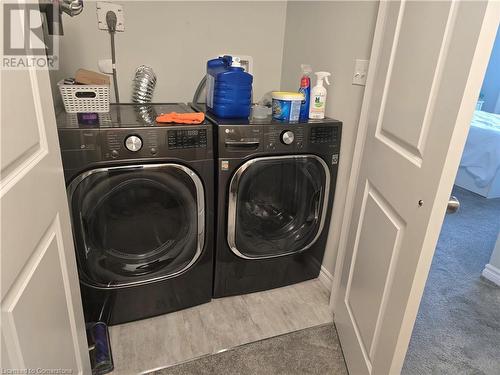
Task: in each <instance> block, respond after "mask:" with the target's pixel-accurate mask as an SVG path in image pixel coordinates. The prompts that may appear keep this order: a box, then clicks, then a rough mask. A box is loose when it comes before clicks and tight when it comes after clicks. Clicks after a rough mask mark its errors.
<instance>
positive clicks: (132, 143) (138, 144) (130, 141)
mask: <svg viewBox="0 0 500 375" xmlns="http://www.w3.org/2000/svg"><path fill="white" fill-rule="evenodd" d="M125 147H126V148H127V150H129V151H132V152H137V151H139V150H140V149H141V148H142V139H141V138H140V137H138V136H137V135H129V136H128V137H127V138H126V139H125Z"/></svg>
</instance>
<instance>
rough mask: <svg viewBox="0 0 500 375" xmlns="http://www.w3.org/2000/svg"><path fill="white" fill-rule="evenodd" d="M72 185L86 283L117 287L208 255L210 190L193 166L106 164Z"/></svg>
mask: <svg viewBox="0 0 500 375" xmlns="http://www.w3.org/2000/svg"><path fill="white" fill-rule="evenodd" d="M68 191H69V197H70V204H71V213H72V219H73V228H74V236H75V241H76V248H77V259H78V263H79V270H80V279H81V280H82V282H85V283H88V284H89V285H91V286H93V287H98V288H116V287H126V286H131V285H137V284H141V283H145V282H151V281H158V280H161V279H165V278H171V277H174V276H176V275H178V274H180V273H182V272H183V271H185V270H186V269H188V268H189V267H190V266H191V265H192V264H194V262H195V261H196V259H197V258H198V257H199V256H200V254H201V251H202V249H203V244H204V228H205V225H204V220H205V218H204V215H205V212H204V192H203V185H202V183H201V181H200V179H199V177H198V176H197V175H196V174H195V173H194V172H193V171H192V170H190V169H189V168H186V167H184V166H181V165H178V164H162V165H141V166H127V167H116V168H100V169H95V170H92V171H90V172H86V173H84V174H83V175H81V176H79V177H78V178H76V179H75V180H74V181H73V182H72V183H71V184H70V186H69V188H68Z"/></svg>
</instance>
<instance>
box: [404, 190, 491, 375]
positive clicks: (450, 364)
mask: <svg viewBox="0 0 500 375" xmlns="http://www.w3.org/2000/svg"><path fill="white" fill-rule="evenodd" d="M454 194H455V195H456V196H457V198H458V199H459V201H460V203H461V208H460V211H459V212H458V213H456V214H453V215H447V216H446V219H445V222H444V225H443V229H442V231H441V235H440V237H439V242H438V245H437V248H436V254H435V256H434V259H433V262H432V267H431V271H430V274H429V278H428V280H427V284H426V287H425V291H424V296H423V299H422V303H421V305H420V310H419V312H418V316H417V321H416V324H415V328H414V331H413V335H412V338H411V342H410V347H409V350H408V353H407V356H406V361H405V364H404V368H403V372H402V373H403V374H406V375H408V374H411V375H414V374H426V375H427V374H453V375H458V374H474V375H479V374H488V375H489V374H491V375H498V374H500V288H499V287H497V286H496V285H494V284H493V283H490V282H489V281H488V280H486V279H484V278H482V277H481V276H480V275H481V272H482V271H483V268H484V266H485V265H486V264H487V263H488V262H489V260H490V255H491V252H492V250H493V248H494V247H495V241H496V239H497V234H498V231H499V229H500V199H486V198H483V197H481V196H479V195H476V194H473V193H471V192H469V191H467V190H464V189H461V188H458V187H456V188H455V189H454Z"/></svg>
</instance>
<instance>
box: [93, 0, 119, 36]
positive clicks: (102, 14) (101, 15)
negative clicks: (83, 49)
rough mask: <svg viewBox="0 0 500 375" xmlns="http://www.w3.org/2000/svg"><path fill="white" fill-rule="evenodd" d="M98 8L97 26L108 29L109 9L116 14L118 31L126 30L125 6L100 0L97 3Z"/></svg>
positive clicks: (100, 28)
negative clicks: (107, 16) (107, 15)
mask: <svg viewBox="0 0 500 375" xmlns="http://www.w3.org/2000/svg"><path fill="white" fill-rule="evenodd" d="M96 8H97V27H98V28H99V30H108V24H107V23H106V14H107V13H108V12H109V11H112V12H115V14H116V31H125V17H124V15H123V7H122V6H121V5H119V4H115V3H106V2H103V1H99V2H97V3H96Z"/></svg>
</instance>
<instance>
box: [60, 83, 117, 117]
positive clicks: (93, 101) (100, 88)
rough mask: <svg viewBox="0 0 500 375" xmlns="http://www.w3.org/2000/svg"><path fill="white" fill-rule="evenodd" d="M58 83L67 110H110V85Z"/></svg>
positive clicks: (78, 111)
mask: <svg viewBox="0 0 500 375" xmlns="http://www.w3.org/2000/svg"><path fill="white" fill-rule="evenodd" d="M57 85H58V86H59V91H60V92H61V97H62V99H63V103H64V109H65V110H66V112H68V113H80V112H98V113H102V112H109V85H65V84H64V80H62V81H59V82H58V83H57Z"/></svg>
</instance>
